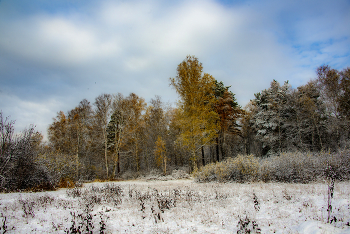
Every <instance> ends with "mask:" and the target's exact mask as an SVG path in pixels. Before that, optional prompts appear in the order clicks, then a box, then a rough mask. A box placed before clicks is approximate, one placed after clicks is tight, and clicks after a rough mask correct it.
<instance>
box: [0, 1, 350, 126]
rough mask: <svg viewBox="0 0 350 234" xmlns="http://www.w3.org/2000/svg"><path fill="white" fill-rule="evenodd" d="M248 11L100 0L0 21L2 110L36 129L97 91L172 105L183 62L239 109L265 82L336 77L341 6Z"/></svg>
mask: <svg viewBox="0 0 350 234" xmlns="http://www.w3.org/2000/svg"><path fill="white" fill-rule="evenodd" d="M248 3H249V4H250V5H249V4H245V3H242V4H239V5H234V6H232V7H225V6H223V5H221V4H220V3H219V2H217V1H211V0H205V1H177V2H169V1H168V2H164V1H160V0H159V1H158V0H154V1H140V0H135V1H103V2H100V5H98V4H96V5H93V8H89V9H86V6H85V7H82V8H81V9H85V11H79V9H78V10H76V11H74V12H73V11H72V12H73V13H72V12H58V13H55V14H50V13H49V12H45V11H44V12H40V14H36V15H26V16H23V17H22V18H16V17H18V16H16V17H15V20H14V19H10V18H9V19H6V20H2V21H0V31H1V37H0V60H1V61H4V63H3V64H6V66H5V65H0V66H1V71H0V85H1V86H2V89H6V90H7V91H8V92H10V95H11V98H9V97H8V98H7V99H6V100H8V101H10V99H11V100H12V101H11V103H12V106H14V107H11V106H9V105H4V107H3V106H2V108H4V111H5V109H6V111H7V112H9V113H15V115H16V116H18V117H15V118H16V119H21V121H22V119H23V117H22V116H27V118H26V119H27V120H28V121H31V122H32V123H38V121H40V124H42V123H43V124H44V123H47V122H51V118H52V117H54V115H55V113H56V112H57V111H59V110H63V111H67V110H69V109H71V108H74V106H76V105H78V103H79V101H81V100H82V99H83V98H87V99H88V100H89V101H90V102H92V103H93V101H94V98H95V97H96V96H98V95H99V94H101V93H103V92H104V93H117V92H122V93H123V94H124V95H128V93H130V92H134V93H136V94H138V95H139V96H141V97H144V98H145V99H146V101H148V100H149V99H150V98H152V97H154V95H161V96H162V97H163V99H164V101H173V102H174V101H175V99H176V94H175V92H174V90H172V89H171V88H170V87H169V80H168V78H169V77H174V76H175V75H176V67H177V65H178V64H179V63H180V62H181V61H182V60H183V59H185V57H186V55H195V56H197V57H198V58H199V61H200V62H202V63H203V66H204V72H208V73H210V74H212V75H214V77H215V78H217V79H218V80H222V81H224V83H225V84H226V85H232V88H231V90H232V91H233V92H234V93H236V94H237V98H238V101H239V103H240V104H241V105H245V104H246V103H247V102H248V101H249V99H251V98H254V95H253V94H254V93H256V92H259V91H261V90H262V89H265V88H267V87H268V86H269V84H270V82H271V81H272V80H273V79H276V80H278V81H280V82H283V81H285V80H290V83H292V84H293V85H294V86H298V85H301V84H303V83H306V82H307V81H308V80H309V79H310V78H312V76H313V74H314V70H315V68H316V67H317V66H319V65H322V64H323V63H329V62H330V63H331V65H334V64H335V65H337V66H338V67H336V68H339V67H340V68H342V66H344V65H346V64H348V63H349V62H350V61H349V52H350V48H349V44H350V43H349V38H350V35H349V34H350V30H347V28H348V25H349V23H350V16H349V14H347V12H348V11H347V10H348V9H350V8H349V4H346V2H344V1H342V0H340V2H339V3H335V2H333V1H332V2H330V1H312V2H305V1H293V2H286V1H274V0H271V1H267V2H258V1H249V2H248ZM86 10H87V11H86ZM87 12H88V13H87ZM315 43H316V44H315ZM315 45H318V47H317V49H315V48H314V46H315ZM19 68H21V69H19ZM18 69H19V72H17V70H18ZM23 81H25V82H23ZM95 82H96V83H95ZM28 86H30V88H28ZM24 94H25V95H24ZM39 94H40V95H39ZM38 96H40V97H42V96H43V97H44V98H45V99H46V100H49V101H46V100H44V101H38V100H37V98H34V97H38ZM27 99H28V100H27ZM53 100H54V101H53ZM26 101H27V102H29V104H28V105H26V104H24V103H26ZM54 102H56V103H54ZM3 103H4V102H2V104H3ZM34 104H36V105H34ZM30 105H32V106H31V107H30V108H25V106H30ZM19 107H20V108H21V109H22V110H23V111H22V112H20V111H19V109H18V108H19ZM16 108H17V109H16ZM45 108H46V109H45ZM14 110H17V111H14ZM45 110H46V112H45ZM36 113H43V114H42V116H46V117H45V118H42V119H40V118H38V117H37V114H36ZM5 114H6V113H5ZM11 115H12V114H11ZM49 115H51V116H50V117H48V116H49ZM52 115H53V116H52ZM23 121H24V119H23ZM24 122H25V121H24ZM38 125H39V124H38Z"/></svg>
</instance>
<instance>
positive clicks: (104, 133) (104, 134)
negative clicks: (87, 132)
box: [102, 129, 108, 179]
mask: <svg viewBox="0 0 350 234" xmlns="http://www.w3.org/2000/svg"><path fill="white" fill-rule="evenodd" d="M102 132H103V140H104V141H105V142H104V143H105V166H106V176H107V179H108V159H107V137H106V130H105V129H103V131H102Z"/></svg>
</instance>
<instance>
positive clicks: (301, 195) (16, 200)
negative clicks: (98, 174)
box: [0, 179, 350, 234]
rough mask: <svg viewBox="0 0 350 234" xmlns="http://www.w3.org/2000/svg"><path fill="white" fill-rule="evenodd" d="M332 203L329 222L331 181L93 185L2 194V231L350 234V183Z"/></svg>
mask: <svg viewBox="0 0 350 234" xmlns="http://www.w3.org/2000/svg"><path fill="white" fill-rule="evenodd" d="M107 186H109V188H117V186H119V187H120V189H121V191H122V195H120V196H119V197H118V196H117V195H113V196H110V197H108V196H107V195H103V194H104V193H106V194H107V192H105V191H107V190H106V189H107V188H108V187H107ZM113 191H114V190H113ZM79 192H80V194H79ZM69 194H70V195H69ZM72 194H75V195H77V196H76V197H74V196H72ZM254 194H255V195H254ZM117 197H118V198H119V200H118V199H116V198H117ZM162 199H163V200H162ZM159 201H165V203H164V204H165V205H167V206H161V205H159V204H161V203H159ZM162 204H163V203H162ZM332 205H333V211H332V217H335V219H333V220H334V221H333V222H332V223H331V224H328V223H326V222H327V184H325V183H310V184H287V183H260V182H259V183H245V184H239V183H196V182H194V181H193V180H191V179H182V180H171V181H153V180H152V181H150V180H134V181H121V182H106V183H88V184H84V185H83V188H80V189H76V190H67V189H60V190H57V191H50V192H40V193H10V194H0V231H1V232H2V231H3V229H4V228H5V229H6V230H7V233H64V232H65V231H69V229H70V228H72V227H78V225H79V224H80V225H83V226H84V225H85V226H84V228H86V226H87V223H88V222H90V224H91V225H92V226H93V228H92V226H90V229H93V232H94V233H98V232H100V230H101V227H102V223H104V224H105V230H103V231H104V232H105V233H237V231H238V230H239V229H240V228H241V230H242V229H244V228H243V227H242V225H241V226H239V225H238V223H239V222H240V220H241V223H244V222H245V221H246V224H247V226H246V228H250V229H251V230H253V229H254V230H255V231H257V232H259V231H261V233H310V234H311V233H312V234H314V233H350V227H349V222H350V182H339V183H336V185H335V193H334V198H333V200H332ZM89 214H90V215H91V217H90V216H88V215H89ZM88 217H90V221H89V218H88ZM84 218H85V219H84ZM83 222H85V223H84V224H83ZM74 223H75V226H74V225H73V224H74ZM4 224H5V226H6V227H4ZM102 229H103V228H102Z"/></svg>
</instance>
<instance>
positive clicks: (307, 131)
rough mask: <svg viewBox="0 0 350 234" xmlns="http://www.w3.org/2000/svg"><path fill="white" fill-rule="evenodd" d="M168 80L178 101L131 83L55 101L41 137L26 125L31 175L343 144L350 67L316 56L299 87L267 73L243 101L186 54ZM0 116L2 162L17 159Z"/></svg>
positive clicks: (56, 177) (71, 176) (170, 165)
mask: <svg viewBox="0 0 350 234" xmlns="http://www.w3.org/2000/svg"><path fill="white" fill-rule="evenodd" d="M169 82H170V86H171V87H172V88H174V89H175V90H176V92H177V93H178V95H179V97H180V100H179V101H178V103H177V105H176V107H173V106H172V105H170V104H166V103H164V102H163V101H162V100H161V97H159V96H155V97H154V98H153V99H151V101H150V102H149V103H146V102H145V100H144V99H143V98H142V97H139V96H138V95H137V94H135V93H131V94H130V95H128V96H123V95H122V94H121V93H118V94H101V95H99V96H98V97H96V98H95V100H94V102H93V103H90V102H89V101H88V100H86V99H84V100H82V101H81V102H80V103H79V104H78V105H77V106H76V107H75V108H73V109H72V110H69V111H67V112H66V113H65V112H63V111H59V112H58V113H57V116H56V117H55V118H54V119H53V122H52V123H51V124H50V126H49V128H48V142H43V141H42V135H41V134H40V133H37V132H35V131H34V130H33V129H31V130H30V134H29V135H28V132H27V133H24V135H22V138H23V139H26V140H28V142H29V143H28V145H29V146H30V147H31V148H30V149H31V150H30V152H32V153H31V154H30V155H32V156H31V158H32V162H33V163H32V164H33V165H36V166H38V167H40V168H42V170H43V171H45V173H41V174H45V176H46V177H45V178H42V179H41V180H37V181H41V182H40V183H42V181H46V180H50V183H51V184H58V183H62V181H64V180H70V181H73V182H74V181H78V180H82V181H88V180H94V179H117V178H121V177H122V176H123V175H124V176H127V175H129V176H131V177H132V176H134V177H136V176H137V175H141V174H142V173H149V172H150V171H151V170H154V169H158V170H161V171H162V172H163V174H167V173H168V171H169V170H171V169H174V168H179V167H187V168H188V170H189V171H196V170H197V168H198V167H200V166H204V165H206V164H208V163H211V162H219V161H223V160H224V159H226V158H230V157H235V156H237V155H238V154H247V155H249V154H254V155H255V156H257V157H269V156H272V155H278V154H280V153H282V152H287V151H312V152H319V151H323V150H332V151H334V150H337V149H339V148H344V147H348V146H349V130H350V129H349V126H350V125H349V118H350V112H349V110H350V106H349V105H350V100H349V99H350V95H349V91H350V68H346V69H344V70H343V71H337V70H335V69H332V68H330V67H329V66H326V65H324V66H321V67H319V68H318V69H317V78H316V79H314V80H311V81H310V82H308V83H307V84H306V85H302V86H300V87H297V88H292V87H291V86H290V85H289V83H288V81H287V82H285V83H284V84H283V85H280V84H279V83H278V82H277V81H275V80H274V81H272V82H271V86H270V87H269V88H268V89H265V90H263V91H261V92H259V93H256V94H255V98H254V99H253V100H251V101H250V102H249V103H248V105H247V106H245V107H244V108H242V107H241V106H240V105H239V104H238V103H237V101H236V98H235V94H234V93H232V92H231V91H230V90H229V89H230V86H225V84H224V83H223V82H219V81H218V80H216V79H215V78H214V77H213V76H212V75H210V74H208V73H204V72H203V66H202V64H201V63H200V62H199V61H198V59H197V58H196V57H194V56H187V57H186V59H185V60H184V61H183V62H181V63H180V64H179V65H178V67H177V76H176V77H174V78H170V80H169ZM1 120H2V122H1V125H2V126H1V127H2V128H1V129H0V130H1V136H0V137H1V142H0V143H1V160H0V163H1V166H2V168H9V167H8V165H9V163H8V161H11V162H12V163H13V164H16V163H17V164H18V162H17V161H16V159H15V158H16V157H12V156H9V155H11V153H9V151H8V150H9V147H10V145H12V146H13V147H15V145H16V144H17V143H13V142H14V141H15V140H12V141H10V140H9V138H8V137H6V136H7V135H8V132H13V129H12V128H13V122H8V120H6V121H7V122H6V121H5V122H4V121H3V118H2V115H1ZM6 124H7V125H9V124H10V125H11V128H10V130H6V126H7V125H6ZM11 129H12V130H11ZM27 131H28V130H27ZM12 134H13V133H12ZM18 137H19V136H17V138H18ZM25 157H27V156H25ZM17 164H16V165H17ZM17 166H18V165H17ZM14 167H15V166H14ZM1 170H2V171H0V177H1V180H2V185H1V186H2V187H6V185H8V186H9V184H11V183H10V182H9V181H10V178H11V173H10V172H9V170H7V172H8V174H6V173H4V172H5V170H4V169H1ZM33 170H34V169H33ZM28 173H29V172H28ZM36 176H37V175H36ZM27 178H29V177H28V176H27ZM49 178H51V179H49ZM38 183H39V182H38ZM15 187H16V186H15ZM11 188H12V187H11Z"/></svg>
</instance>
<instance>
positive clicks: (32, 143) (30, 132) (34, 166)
mask: <svg viewBox="0 0 350 234" xmlns="http://www.w3.org/2000/svg"><path fill="white" fill-rule="evenodd" d="M14 123H15V122H14V121H12V120H10V119H9V118H8V117H6V118H4V117H3V114H2V112H0V191H14V190H26V189H36V188H37V189H39V188H43V189H52V188H53V187H54V185H55V181H54V180H53V178H52V175H51V174H50V172H49V171H48V170H47V168H46V167H45V166H44V165H41V164H40V163H38V162H37V161H36V159H37V153H38V144H39V143H40V141H41V134H39V133H38V132H35V131H34V127H33V126H31V127H30V128H29V129H26V130H24V131H23V132H22V133H19V134H15V131H14Z"/></svg>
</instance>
